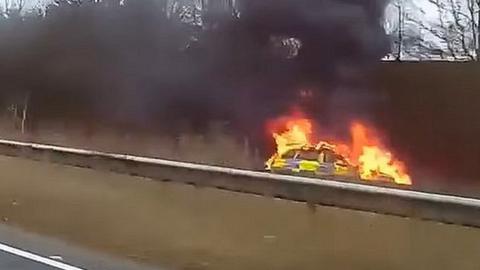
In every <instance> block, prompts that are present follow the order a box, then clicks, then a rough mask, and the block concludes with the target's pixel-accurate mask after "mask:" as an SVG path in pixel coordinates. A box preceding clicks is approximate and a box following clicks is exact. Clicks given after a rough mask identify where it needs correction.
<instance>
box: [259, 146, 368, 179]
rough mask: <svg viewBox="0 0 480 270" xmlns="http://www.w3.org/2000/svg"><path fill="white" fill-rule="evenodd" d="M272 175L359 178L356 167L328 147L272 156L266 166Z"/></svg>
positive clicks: (297, 150)
mask: <svg viewBox="0 0 480 270" xmlns="http://www.w3.org/2000/svg"><path fill="white" fill-rule="evenodd" d="M266 167H267V170H269V171H271V172H273V173H283V174H298V175H306V176H325V177H337V176H338V177H341V178H359V173H358V169H357V167H355V166H353V165H351V164H350V163H349V162H348V160H347V159H345V158H344V157H343V156H341V155H338V154H336V153H335V152H334V151H333V149H331V148H328V147H321V148H314V147H303V148H299V149H292V150H290V151H287V152H286V153H284V154H283V155H275V156H273V157H272V158H271V159H270V160H269V161H268V162H267V164H266Z"/></svg>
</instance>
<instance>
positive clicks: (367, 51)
mask: <svg viewBox="0 0 480 270" xmlns="http://www.w3.org/2000/svg"><path fill="white" fill-rule="evenodd" d="M384 8H385V1H380V0H376V1H373V0H262V1H258V0H237V1H236V2H235V1H228V0H227V1H225V0H216V1H214V0H209V1H199V2H197V1H173V2H172V1H166V0H156V1H155V0H137V1H135V0H124V1H118V0H117V1H115V0H104V1H102V2H98V1H66V0H57V1H56V4H55V5H50V6H48V8H47V9H46V12H45V14H44V16H38V15H27V16H25V17H23V18H21V17H15V16H10V17H9V18H8V19H7V18H4V19H0V59H1V61H0V74H1V77H2V78H1V79H0V81H1V82H2V84H1V89H2V90H1V98H2V100H3V102H4V103H5V104H8V103H9V102H11V101H12V100H15V99H19V98H20V99H21V97H22V96H23V95H25V93H29V96H30V109H31V117H30V119H29V123H28V124H29V126H30V128H32V129H34V128H35V123H38V122H39V121H42V120H49V121H64V122H75V123H83V124H85V125H87V126H90V127H95V126H97V125H109V126H115V127H117V128H124V129H131V128H136V129H148V130H154V131H162V132H172V133H176V132H181V130H182V129H183V128H185V127H189V128H191V129H193V130H195V131H199V132H201V131H202V130H204V129H206V128H207V127H208V125H209V124H210V123H212V122H214V121H219V122H222V123H226V124H227V125H229V129H231V130H235V131H237V132H238V133H241V134H242V135H245V134H247V135H251V136H255V134H254V133H258V132H261V130H262V128H261V127H262V125H263V124H264V121H265V120H266V119H268V118H270V117H273V116H276V115H278V114H280V113H283V112H285V111H287V110H288V109H289V108H290V107H291V106H292V104H294V103H298V104H302V105H303V106H304V107H305V110H307V113H309V114H312V115H314V116H318V117H324V118H325V119H324V120H325V121H329V120H330V121H333V120H332V119H333V118H332V116H331V115H332V114H331V113H330V112H331V111H332V109H334V108H335V107H337V106H340V107H341V108H342V112H343V113H345V115H344V116H338V115H340V113H337V114H336V116H335V117H348V115H349V114H350V113H355V114H357V113H358V112H359V111H363V109H364V106H365V105H364V103H370V102H371V101H370V100H369V98H367V101H361V102H360V101H359V100H364V98H363V97H364V96H365V94H364V91H363V90H362V89H366V88H368V81H367V80H366V79H365V78H364V76H363V75H364V73H365V72H367V71H368V68H369V67H370V66H371V64H372V63H375V62H377V61H378V59H380V58H381V57H382V56H383V55H385V52H386V50H387V49H388V42H387V38H386V35H385V32H384V29H383V28H382V27H381V19H382V16H383V11H384ZM362 91H363V92H362ZM302 93H303V94H302ZM305 93H308V95H307V96H308V97H309V98H308V99H306V98H305ZM345 108H346V109H345Z"/></svg>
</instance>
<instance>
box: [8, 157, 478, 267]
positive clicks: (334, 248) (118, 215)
mask: <svg viewBox="0 0 480 270" xmlns="http://www.w3.org/2000/svg"><path fill="white" fill-rule="evenodd" d="M0 172H1V173H0V221H1V220H3V223H5V224H8V225H9V226H15V227H19V228H22V229H24V230H26V231H30V232H36V233H37V234H41V235H48V236H50V237H54V238H56V239H62V240H63V241H65V242H66V243H72V244H75V245H79V246H82V247H85V248H86V249H88V251H89V252H88V253H89V254H91V252H94V253H96V252H97V251H101V252H102V253H108V254H111V255H112V256H118V257H119V258H124V259H126V260H128V261H135V262H137V263H142V264H148V265H154V266H158V267H163V268H167V269H178V270H245V269H249V270H265V269H275V270H290V269H302V270H318V269H319V267H320V266H321V268H323V269H335V270H343V269H345V270H347V269H348V270H350V269H358V270H370V269H389V270H404V269H435V270H450V269H455V270H478V269H479V268H478V266H479V265H480V260H479V258H478V254H480V229H478V228H469V227H462V226H455V225H446V224H439V223H436V222H430V221H421V220H415V219H408V218H399V217H394V216H385V215H379V214H373V213H367V212H361V211H352V210H346V209H339V208H334V207H324V206H317V207H315V208H313V207H307V205H306V204H304V203H298V202H292V201H287V200H279V199H272V198H267V197H261V196H254V195H250V194H242V193H235V192H228V191H222V190H218V189H211V188H195V187H192V186H189V185H183V184H176V183H163V182H157V181H149V179H146V178H142V177H133V176H129V175H122V174H115V173H109V172H104V171H95V170H90V169H84V168H76V167H69V166H62V165H58V164H51V163H47V162H39V161H32V160H25V159H21V158H11V157H4V156H0ZM0 223H1V222H0ZM14 235H19V234H14ZM20 235H23V233H20ZM30 242H31V241H22V238H13V239H11V238H10V233H9V232H4V233H2V232H1V231H0V243H5V244H8V245H11V246H13V247H17V248H22V249H26V250H28V251H31V252H33V253H39V254H40V255H43V256H47V257H48V256H50V255H56V253H58V252H59V250H61V251H63V250H67V248H65V249H64V248H57V249H55V248H54V249H50V250H48V249H47V247H48V245H44V244H38V245H35V244H32V245H30ZM47 242H49V243H50V242H51V241H47ZM69 250H70V249H69ZM81 254H83V253H77V252H73V255H69V254H67V253H63V252H62V253H61V255H62V256H63V258H64V262H65V263H68V264H70V265H73V266H77V267H82V268H86V269H88V270H92V269H101V270H103V269H106V270H108V269H122V268H116V267H115V266H112V267H110V268H107V267H104V266H103V265H101V267H98V268H96V267H97V266H98V263H97V264H95V263H89V262H92V261H93V262H94V261H96V260H95V259H96V258H97V257H98V256H99V255H97V254H93V255H92V256H87V257H88V258H90V259H82V258H84V257H83V256H81ZM7 258H9V257H6V258H5V261H6V262H7V261H8V260H7ZM92 258H93V259H92ZM116 262H117V260H115V259H112V260H107V264H108V265H110V264H112V265H113V264H115V263H116ZM120 264H122V263H120ZM122 265H123V264H122ZM25 267H28V266H27V265H26V266H25ZM0 269H1V268H0ZM132 269H139V268H135V267H134V268H132Z"/></svg>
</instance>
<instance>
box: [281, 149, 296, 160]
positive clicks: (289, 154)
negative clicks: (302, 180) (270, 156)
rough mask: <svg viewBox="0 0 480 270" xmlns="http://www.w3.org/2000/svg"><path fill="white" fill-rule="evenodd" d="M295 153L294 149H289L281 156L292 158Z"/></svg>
mask: <svg viewBox="0 0 480 270" xmlns="http://www.w3.org/2000/svg"><path fill="white" fill-rule="evenodd" d="M296 153H297V151H296V150H290V151H288V152H287V153H285V154H283V155H282V158H285V159H288V158H294V157H295V154H296Z"/></svg>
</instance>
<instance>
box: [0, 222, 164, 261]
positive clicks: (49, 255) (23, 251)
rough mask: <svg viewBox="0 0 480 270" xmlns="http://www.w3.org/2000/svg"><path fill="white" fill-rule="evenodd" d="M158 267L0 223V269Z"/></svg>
mask: <svg viewBox="0 0 480 270" xmlns="http://www.w3.org/2000/svg"><path fill="white" fill-rule="evenodd" d="M3 269H5V270H134V269H135V270H155V269H157V270H159V268H153V267H147V266H143V265H139V264H137V263H132V262H130V261H126V260H124V259H118V258H114V257H111V256H108V255H105V254H99V253H97V252H93V251H90V250H86V249H83V248H79V247H75V246H72V245H71V244H67V243H65V242H62V241H60V240H57V239H53V238H50V237H45V236H40V235H37V234H33V233H29V232H26V231H23V230H21V229H18V228H14V227H11V226H6V225H3V224H1V225H0V270H3Z"/></svg>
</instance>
